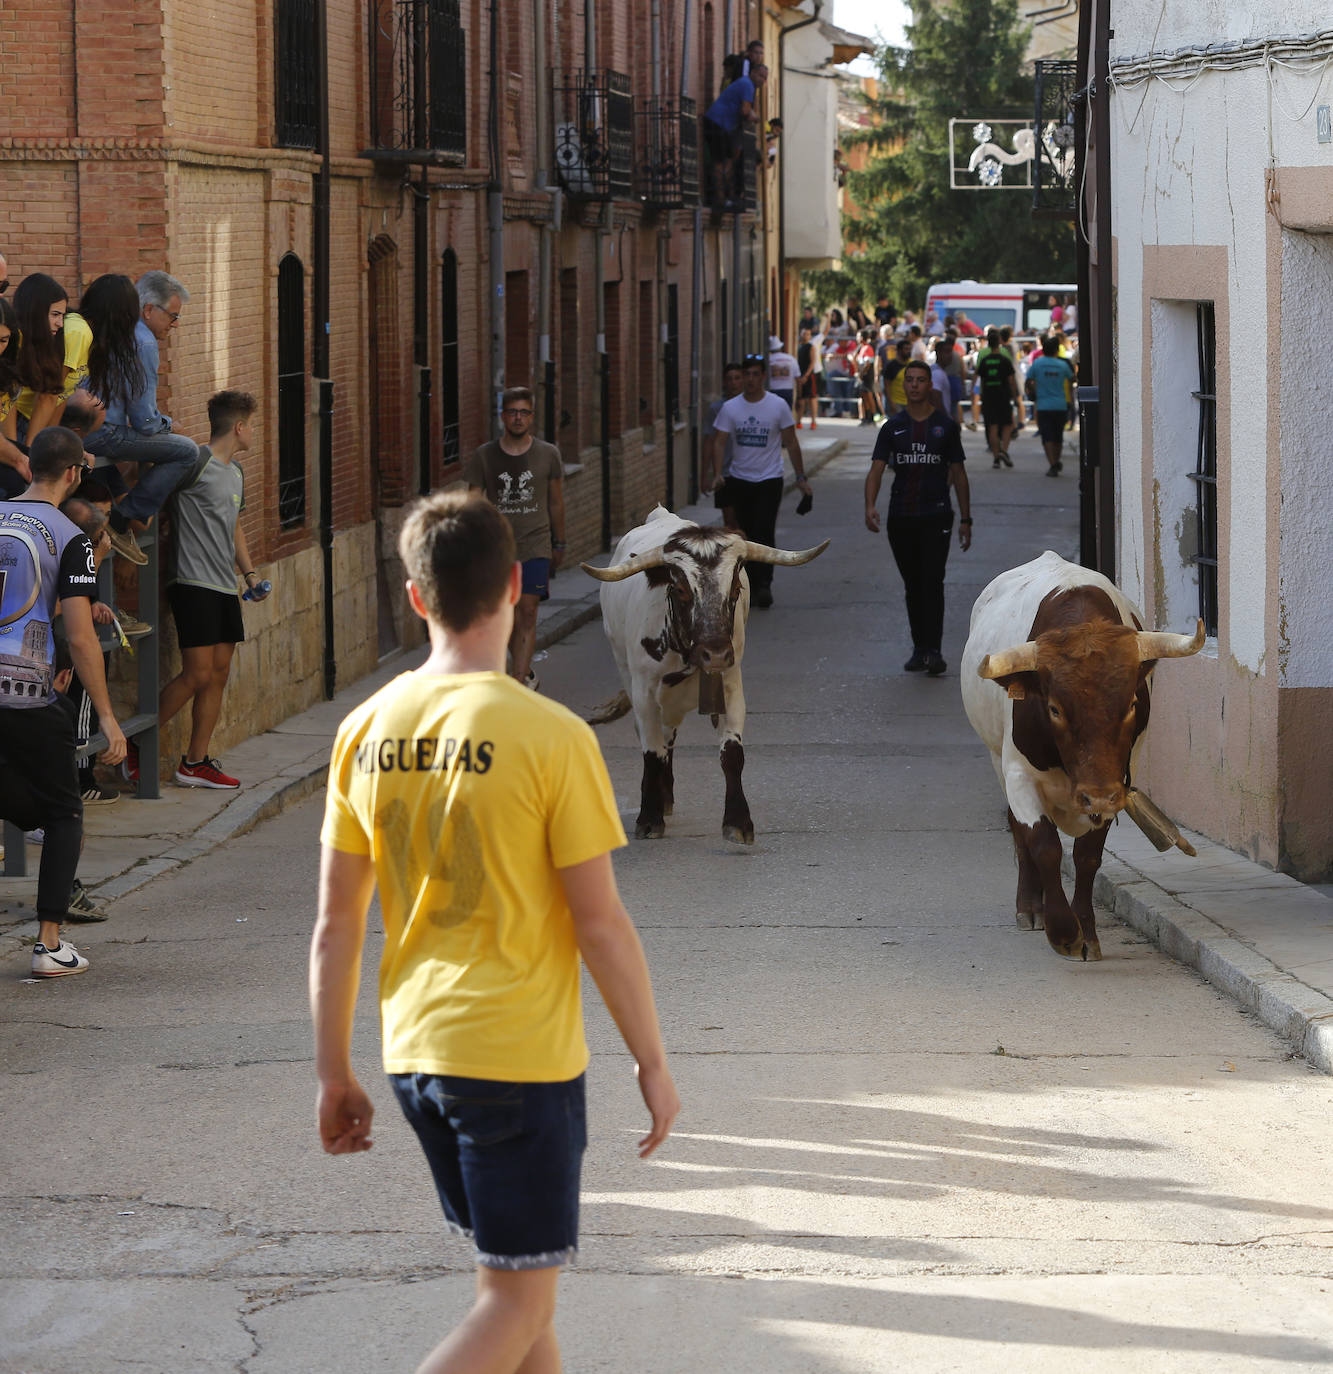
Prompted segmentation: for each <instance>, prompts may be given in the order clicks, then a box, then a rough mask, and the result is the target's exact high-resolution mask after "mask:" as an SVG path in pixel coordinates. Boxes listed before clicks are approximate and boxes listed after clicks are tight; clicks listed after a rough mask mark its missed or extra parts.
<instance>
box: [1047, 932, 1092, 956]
mask: <svg viewBox="0 0 1333 1374" xmlns="http://www.w3.org/2000/svg"><path fill="white" fill-rule="evenodd" d="M1047 940H1048V941H1049V943H1050V946H1051V948H1052V949H1053V950H1054V951H1055V952H1056V953H1057V954H1058V955H1059V956H1060V957H1061V958H1062V959H1078V960H1084V959H1086V958H1087V957H1088V956H1087V953H1086V946H1085V945H1084V943H1083V937H1082V936H1081V935H1076V936H1074V938H1073V939H1072V940H1069V941H1067V942H1059V941H1056V940H1051V939H1050V936H1047Z"/></svg>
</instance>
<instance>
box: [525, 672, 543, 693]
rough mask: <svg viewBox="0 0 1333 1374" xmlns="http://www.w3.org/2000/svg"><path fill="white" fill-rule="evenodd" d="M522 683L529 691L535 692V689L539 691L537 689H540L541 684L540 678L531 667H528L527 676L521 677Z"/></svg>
mask: <svg viewBox="0 0 1333 1374" xmlns="http://www.w3.org/2000/svg"><path fill="white" fill-rule="evenodd" d="M523 685H524V686H525V687H526V688H527V689H528V690H529V691H530V692H536V691H539V690H540V688H541V685H542V680H541V678H539V677H538V676H537V674H536V673H535V672H534V671H533V670H532V669H531V668H529V669H528V675H527V677H525V678H524V679H523Z"/></svg>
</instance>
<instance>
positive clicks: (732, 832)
mask: <svg viewBox="0 0 1333 1374" xmlns="http://www.w3.org/2000/svg"><path fill="white" fill-rule="evenodd" d="M722 838H723V839H724V840H730V841H731V842H732V844H753V843H754V826H749V827H747V828H744V829H743V828H742V827H741V826H739V825H724V826H723V827H722Z"/></svg>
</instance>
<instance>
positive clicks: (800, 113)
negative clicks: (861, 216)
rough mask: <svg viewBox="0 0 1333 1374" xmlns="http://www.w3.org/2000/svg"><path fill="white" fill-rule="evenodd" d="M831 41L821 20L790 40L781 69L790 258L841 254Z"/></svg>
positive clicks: (786, 210)
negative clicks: (820, 24)
mask: <svg viewBox="0 0 1333 1374" xmlns="http://www.w3.org/2000/svg"><path fill="white" fill-rule="evenodd" d="M832 56H833V45H832V43H830V42H829V40H828V39H827V38H825V37H824V35H823V34H822V33H821V32H820V26H819V25H818V24H811V25H810V26H809V27H808V28H803V29H798V30H797V31H796V32H794V33H792V34H791V35H790V36H789V37H788V38H787V40H786V45H785V52H784V58H783V67H784V70H783V73H782V152H781V157H782V176H783V196H784V198H785V199H784V203H783V214H784V217H785V219H786V232H787V242H786V251H787V259H788V261H789V262H795V261H796V260H798V259H799V260H805V261H807V262H808V261H815V260H829V259H835V258H840V257H841V256H842V220H841V215H840V212H839V208H838V185H837V183H836V182H835V181H834V180H833V149H834V145H835V144H836V143H837V141H838V84H837V82H836V80H834V76H833V71H834V69H833V68H832V67H831V66H827V65H825V64H826V63H827V62H828V61H829V59H830V58H832Z"/></svg>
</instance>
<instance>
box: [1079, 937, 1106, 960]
mask: <svg viewBox="0 0 1333 1374" xmlns="http://www.w3.org/2000/svg"><path fill="white" fill-rule="evenodd" d="M1101 957H1102V947H1101V945H1100V943H1099V942H1098V941H1096V940H1088V941H1086V942H1085V943H1084V945H1083V961H1084V963H1093V964H1095V963H1097V962H1098V960H1100V959H1101Z"/></svg>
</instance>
